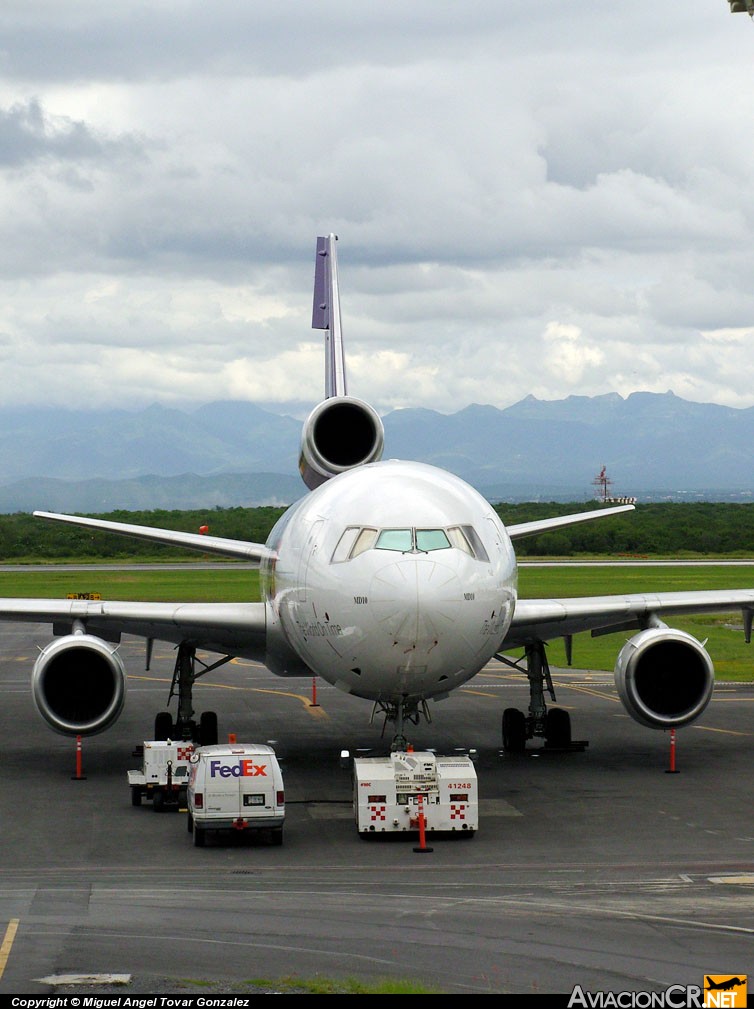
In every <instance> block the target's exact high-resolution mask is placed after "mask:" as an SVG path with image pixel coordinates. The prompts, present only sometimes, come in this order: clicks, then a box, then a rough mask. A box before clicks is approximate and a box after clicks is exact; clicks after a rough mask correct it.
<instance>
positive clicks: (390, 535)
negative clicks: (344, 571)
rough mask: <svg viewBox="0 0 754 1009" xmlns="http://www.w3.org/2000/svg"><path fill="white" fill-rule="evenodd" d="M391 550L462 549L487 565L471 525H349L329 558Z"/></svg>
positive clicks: (337, 560)
mask: <svg viewBox="0 0 754 1009" xmlns="http://www.w3.org/2000/svg"><path fill="white" fill-rule="evenodd" d="M372 549H374V550H393V551H395V552H396V553H403V554H405V553H429V552H430V551H432V550H451V549H454V550H461V551H462V552H463V553H465V554H468V555H469V556H470V557H474V558H475V559H476V560H479V561H485V562H487V563H488V562H489V556H488V555H487V551H486V550H485V548H484V544H483V543H482V541H481V539H480V538H479V536H478V534H477V532H476V530H475V529H474V527H473V526H450V527H448V528H447V529H374V528H372V527H371V526H348V528H347V529H346V530H345V531H344V533H343V535H342V536H341V537H340V540H339V541H338V545H337V546H336V547H335V550H334V551H333V555H332V563H333V564H341V563H343V561H349V560H353V558H354V557H358V556H359V554H363V553H365V552H366V551H367V550H372Z"/></svg>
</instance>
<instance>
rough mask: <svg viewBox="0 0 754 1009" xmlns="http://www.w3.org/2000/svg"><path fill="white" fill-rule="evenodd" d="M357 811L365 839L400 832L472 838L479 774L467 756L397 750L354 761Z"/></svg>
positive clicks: (354, 800)
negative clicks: (370, 835) (459, 835)
mask: <svg viewBox="0 0 754 1009" xmlns="http://www.w3.org/2000/svg"><path fill="white" fill-rule="evenodd" d="M353 810H354V818H355V820H356V827H357V830H358V831H359V833H360V834H361V835H362V836H366V835H369V834H376V833H394V832H399V831H410V832H415V831H420V822H419V816H420V814H421V815H423V816H424V829H425V830H427V831H430V832H449V833H458V834H462V835H464V836H469V837H471V836H473V834H474V831H475V830H476V829H477V827H478V825H479V799H478V789H477V776H476V770H475V768H474V764H473V761H472V760H471V757H469V756H468V755H463V756H459V755H452V756H440V755H437V754H435V753H434V752H432V751H431V750H426V751H421V752H413V751H411V750H408V751H401V750H396V751H393V752H392V753H390V754H389V755H387V756H382V757H357V758H355V759H354V761H353Z"/></svg>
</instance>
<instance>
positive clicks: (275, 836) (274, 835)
mask: <svg viewBox="0 0 754 1009" xmlns="http://www.w3.org/2000/svg"><path fill="white" fill-rule="evenodd" d="M282 843H283V828H282V827H275V828H274V829H273V830H271V831H270V844H274V845H280V844H282Z"/></svg>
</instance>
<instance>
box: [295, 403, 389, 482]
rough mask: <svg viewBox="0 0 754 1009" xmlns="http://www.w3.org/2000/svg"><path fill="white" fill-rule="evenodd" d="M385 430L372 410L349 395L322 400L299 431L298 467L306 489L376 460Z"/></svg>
mask: <svg viewBox="0 0 754 1009" xmlns="http://www.w3.org/2000/svg"><path fill="white" fill-rule="evenodd" d="M384 441H385V432H384V429H383V427H382V421H381V420H380V418H379V416H378V414H377V413H376V411H375V410H374V409H373V408H372V407H371V406H369V405H368V404H367V403H364V402H362V401H361V400H360V399H354V398H352V397H351V396H334V397H332V398H331V399H325V400H323V401H322V402H321V403H320V404H319V406H316V407H315V408H314V410H312V412H311V413H310V414H309V417H308V418H307V420H306V423H305V424H304V430H303V432H302V434H301V456H300V459H299V469H300V471H301V476H302V477H303V480H304V483H305V484H306V486H307V487H308V488H309V489H310V490H314V488H315V487H319V486H320V484H323V483H324V482H325V480H329V479H330V478H331V477H334V476H337V475H338V474H339V473H345V472H346V470H349V469H354V468H355V467H356V466H363V465H364V464H365V463H369V462H377V461H378V460H379V459H380V458H381V457H382V449H383V446H384Z"/></svg>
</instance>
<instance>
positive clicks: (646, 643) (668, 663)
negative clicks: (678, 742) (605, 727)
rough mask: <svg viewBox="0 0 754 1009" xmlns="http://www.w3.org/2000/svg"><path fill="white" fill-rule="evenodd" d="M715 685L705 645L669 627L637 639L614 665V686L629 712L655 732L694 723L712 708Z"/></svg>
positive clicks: (650, 631) (636, 637)
mask: <svg viewBox="0 0 754 1009" xmlns="http://www.w3.org/2000/svg"><path fill="white" fill-rule="evenodd" d="M714 684H715V670H714V667H713V665H712V659H711V658H710V657H709V655H708V654H707V652H706V650H705V649H704V647H703V645H701V644H700V642H698V641H697V640H696V638H694V637H692V636H691V635H690V634H687V633H686V632H685V631H678V630H674V629H672V628H668V627H664V628H658V627H653V628H649V629H648V630H645V631H641V632H640V633H639V634H636V635H635V636H634V637H633V638H631V639H630V640H629V641H627V642H626V644H625V645H624V646H623V648H622V649H621V650H620V654H619V655H618V659H617V661H616V663H615V685H616V687H617V688H618V694H619V695H620V699H621V701H622V702H623V704H624V706H625V708H626V710H627V711H628V713H629V715H631V717H632V718H634V719H636V721H637V722H640V723H641V724H642V725H647V726H649V727H650V728H652V729H671V728H677V727H679V726H681V725H688V724H689V722H693V721H694V719H696V718H698V717H699V715H701V713H702V712H703V711H704V709H705V708H706V707H707V705H708V704H709V700H710V698H711V697H712V689H713V687H714Z"/></svg>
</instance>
